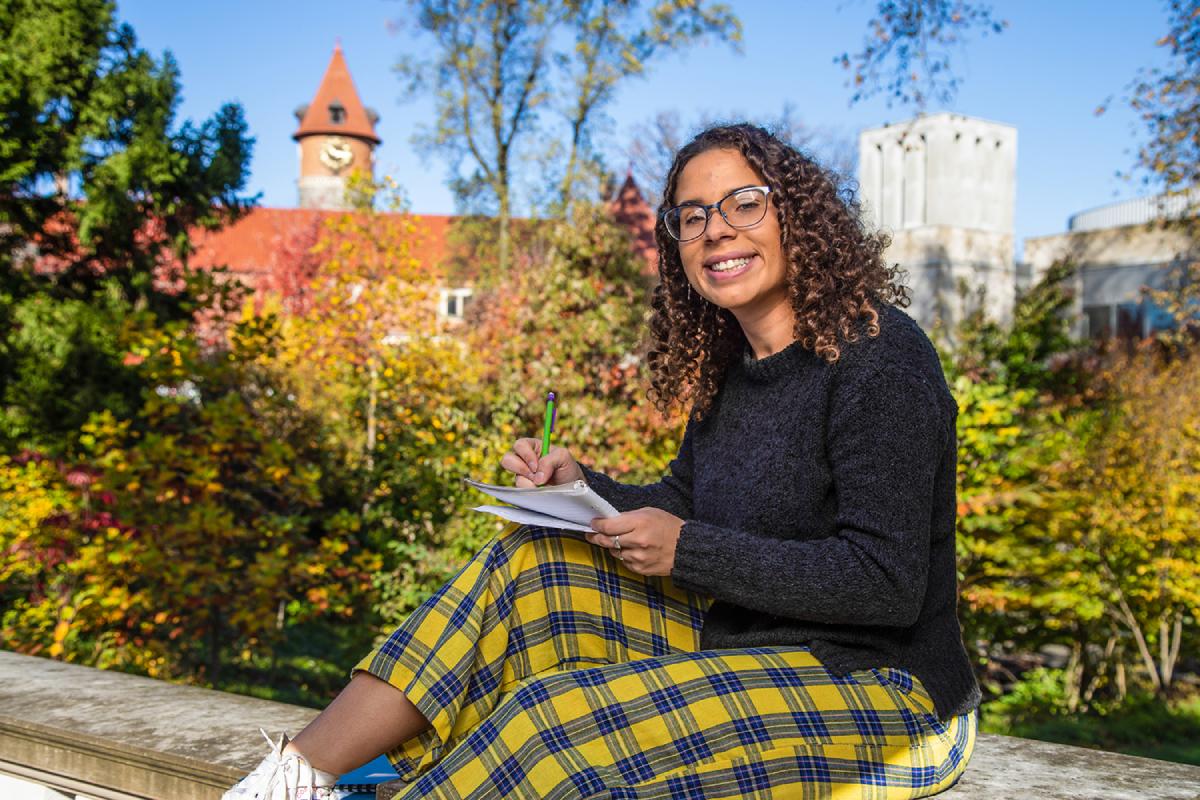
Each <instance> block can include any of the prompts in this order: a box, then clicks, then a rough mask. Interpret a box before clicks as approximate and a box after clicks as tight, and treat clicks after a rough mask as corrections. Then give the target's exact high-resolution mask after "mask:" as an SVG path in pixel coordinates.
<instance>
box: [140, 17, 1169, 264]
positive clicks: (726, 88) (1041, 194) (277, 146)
mask: <svg viewBox="0 0 1200 800" xmlns="http://www.w3.org/2000/svg"><path fill="white" fill-rule="evenodd" d="M729 4H730V5H731V6H732V8H733V10H734V12H735V13H736V14H737V15H738V16H739V18H740V19H741V20H742V23H743V25H744V38H743V53H742V54H741V55H738V54H735V53H734V52H733V51H732V50H731V49H730V48H729V47H727V46H723V45H708V46H704V47H698V48H694V49H692V50H691V51H690V52H688V53H684V54H672V55H669V56H667V57H666V58H664V59H661V60H659V61H657V62H655V63H654V64H653V65H652V67H651V69H650V72H649V75H648V76H647V77H646V78H644V79H639V80H635V81H632V82H630V83H628V84H626V85H625V86H624V87H623V88H622V89H621V90H620V93H619V94H618V97H617V100H616V102H615V103H614V104H613V106H612V107H611V108H609V109H608V110H609V113H610V116H611V117H612V119H613V124H612V126H611V128H610V129H609V130H608V131H607V133H606V136H605V138H606V140H607V141H608V142H610V143H611V144H610V147H609V153H610V155H609V163H610V166H611V167H612V168H614V169H617V170H618V171H623V169H624V167H625V163H626V161H627V159H626V157H625V156H624V155H623V151H624V148H625V147H626V146H627V145H628V143H629V139H630V132H631V130H632V128H633V127H634V126H635V125H637V124H639V123H643V122H645V121H647V120H649V119H650V118H652V117H653V116H654V114H655V113H656V112H658V111H666V110H674V111H676V112H678V113H679V114H680V116H681V117H682V118H683V120H684V121H685V122H692V121H694V120H695V119H697V118H698V117H699V116H701V115H702V114H707V115H709V116H715V117H720V118H729V117H730V116H732V115H735V114H736V115H742V116H745V117H747V118H749V119H751V120H753V119H755V118H762V117H769V116H773V115H777V114H778V113H779V112H780V110H781V109H782V108H783V106H784V104H785V103H791V104H792V105H793V106H794V108H795V111H796V112H797V114H798V116H799V117H800V119H802V120H803V121H804V122H805V123H807V124H809V125H813V126H817V127H820V128H823V129H827V130H830V131H833V132H834V133H836V134H837V135H840V136H842V137H844V138H846V139H848V140H850V141H854V140H855V139H856V136H857V133H858V131H859V130H860V129H862V128H866V127H873V126H876V125H880V124H883V123H885V122H896V121H899V120H903V119H907V118H908V117H909V116H911V115H912V111H911V110H909V109H905V108H902V107H893V108H888V107H887V106H886V104H885V103H884V101H883V100H882V99H872V100H870V101H867V102H863V103H860V104H858V105H855V106H854V107H850V106H849V104H848V102H849V97H850V91H849V89H848V88H847V87H846V85H845V73H844V72H843V70H842V69H841V68H840V67H839V66H837V65H835V64H834V63H833V59H834V57H835V56H837V55H839V54H840V53H842V52H844V51H849V52H851V53H853V52H855V51H857V50H858V49H859V48H860V46H861V44H862V41H863V37H864V35H865V32H866V21H867V19H869V17H870V16H871V14H872V13H873V10H874V7H875V5H876V3H875V0H829V2H823V1H822V0H797V1H796V2H751V1H750V0H731V2H730V3H729ZM993 7H994V10H995V13H996V15H997V16H999V17H1001V18H1003V19H1006V20H1007V21H1008V22H1009V28H1008V29H1007V30H1006V31H1005V32H1004V33H1002V34H1000V35H993V36H987V37H985V38H982V39H974V40H972V41H971V42H970V43H969V45H968V46H967V48H966V49H964V50H959V51H957V52H956V54H955V58H954V62H953V63H954V66H955V68H956V70H957V72H958V74H959V76H960V78H961V86H960V89H959V92H958V94H957V96H956V97H955V99H954V100H953V101H952V102H951V103H950V104H949V105H947V106H937V107H931V108H930V109H929V111H941V110H949V111H954V112H957V113H962V114H967V115H971V116H977V117H983V118H986V119H991V120H995V121H998V122H1003V123H1006V124H1009V125H1014V126H1015V127H1016V128H1017V135H1018V156H1017V201H1016V202H1017V207H1016V235H1017V241H1018V243H1019V242H1021V241H1022V240H1023V239H1024V238H1026V237H1029V236H1038V235H1044V234H1049V233H1055V232H1059V231H1061V230H1064V229H1065V227H1066V221H1067V217H1068V216H1070V215H1071V214H1073V213H1075V212H1077V211H1082V210H1084V209H1087V208H1091V207H1094V206H1098V205H1103V204H1105V203H1109V202H1112V201H1114V200H1116V199H1121V198H1125V197H1131V196H1135V195H1137V194H1140V193H1143V191H1142V190H1140V189H1139V187H1138V186H1137V185H1136V184H1131V183H1129V182H1127V181H1124V180H1122V179H1120V178H1118V177H1116V173H1117V172H1118V171H1123V170H1127V169H1128V168H1129V166H1130V165H1131V163H1132V161H1133V158H1134V156H1133V148H1134V147H1135V146H1136V144H1137V138H1136V137H1137V136H1138V135H1139V134H1140V131H1138V129H1137V128H1136V127H1135V125H1134V119H1133V117H1132V115H1130V114H1129V112H1128V111H1126V110H1125V108H1124V107H1123V106H1122V105H1121V104H1120V103H1119V102H1113V103H1111V104H1110V106H1109V112H1108V113H1106V114H1104V115H1103V116H1099V117H1097V116H1096V115H1095V113H1094V112H1095V109H1096V107H1097V106H1098V105H1100V104H1102V103H1103V102H1105V101H1106V100H1107V99H1108V98H1110V97H1114V98H1116V99H1117V100H1119V98H1120V97H1121V95H1122V93H1123V90H1124V88H1125V87H1126V86H1127V85H1128V83H1129V82H1130V80H1132V78H1133V77H1134V76H1135V74H1136V73H1137V71H1138V69H1139V68H1142V67H1152V66H1156V65H1161V64H1163V63H1165V54H1164V51H1163V48H1159V47H1156V46H1155V42H1156V40H1157V39H1158V38H1159V37H1160V36H1162V35H1163V33H1164V32H1165V31H1166V16H1165V11H1164V9H1163V6H1162V4H1160V3H1159V2H1157V0H1090V2H1083V1H1082V0H1053V2H1046V0H1040V2H1039V1H1037V0H1008V1H1007V2H1006V1H1005V0H995V2H994V3H993ZM407 12H408V6H407V4H406V3H404V2H400V0H343V2H341V3H329V2H317V0H287V1H286V2H285V1H284V0H204V1H203V2H196V3H177V2H162V0H118V9H117V15H118V17H119V18H120V19H121V20H122V21H125V22H129V23H130V24H132V25H133V27H134V29H135V31H136V32H137V34H138V37H139V40H140V42H141V44H142V46H144V47H146V48H147V49H149V50H150V51H151V52H153V53H155V54H161V53H162V51H164V50H170V51H171V52H172V54H173V55H174V56H175V59H176V60H177V61H178V63H179V67H180V70H181V73H182V84H183V103H182V105H181V108H180V116H181V119H185V118H191V119H196V120H199V119H204V118H207V117H208V116H209V115H210V114H212V113H213V112H214V111H215V110H216V109H217V108H218V107H219V106H220V104H221V103H223V102H227V101H231V100H232V101H238V102H240V103H241V104H242V105H243V107H244V108H245V112H246V117H247V120H248V122H249V125H250V130H251V134H252V135H253V136H254V137H255V138H256V139H257V144H256V147H255V153H254V160H253V162H252V165H251V169H252V175H251V179H250V190H251V191H252V192H261V193H262V198H261V203H262V204H263V205H266V206H278V207H290V206H294V205H295V203H296V187H295V181H296V177H297V173H298V165H297V157H296V145H295V142H293V141H292V139H291V134H292V133H293V131H294V130H295V128H296V120H295V117H294V116H293V114H292V112H293V110H294V109H295V107H296V106H298V105H300V104H303V103H307V102H308V101H309V100H310V99H311V97H312V95H313V93H314V92H315V91H316V89H317V85H318V84H319V82H320V80H321V77H322V75H323V74H324V71H325V67H326V65H327V64H328V62H329V57H330V55H331V54H332V51H333V47H334V43H335V40H336V39H339V38H340V40H341V43H342V47H343V50H344V51H345V55H346V59H347V62H348V64H349V67H350V70H351V73H352V74H353V76H354V79H355V83H356V85H357V87H358V90H359V94H360V95H361V96H362V98H363V102H364V103H366V104H367V105H369V106H373V107H374V108H375V109H377V110H378V111H379V112H380V114H381V116H382V119H381V121H380V123H379V125H378V126H377V131H378V133H379V135H380V137H381V138H382V139H383V144H382V146H381V147H380V149H379V151H378V154H377V158H378V160H377V163H378V164H379V165H380V170H381V173H382V172H385V173H387V174H390V175H392V176H394V177H395V178H397V179H398V180H399V181H400V183H401V184H402V186H403V187H404V188H405V190H406V192H407V194H408V196H409V198H410V202H411V206H412V209H413V210H414V211H417V212H423V213H453V211H454V202H453V198H452V197H451V195H450V192H449V190H448V189H447V188H446V186H445V179H446V172H447V167H446V164H445V163H443V162H441V161H438V160H437V159H436V158H433V159H430V158H426V157H422V156H421V155H420V154H419V153H417V152H416V151H415V149H414V147H413V145H412V143H411V141H410V139H411V137H412V136H413V134H414V133H415V132H416V131H417V129H418V128H419V126H420V125H421V124H422V123H424V122H427V121H429V120H430V119H431V117H432V104H431V102H430V101H429V100H428V99H424V98H419V99H416V100H414V101H409V102H404V103H400V102H399V99H398V98H399V95H400V89H401V86H400V82H399V80H398V78H397V77H396V75H395V73H394V71H393V69H392V67H393V65H394V64H395V62H396V60H397V57H398V56H400V55H401V54H402V53H409V54H415V55H420V54H421V53H422V51H423V49H425V47H426V46H427V45H426V44H425V42H424V41H423V40H421V39H419V38H415V37H414V34H413V32H412V31H411V29H406V28H405V26H404V25H403V24H400V25H397V24H395V23H396V22H397V21H398V20H401V19H402V18H403V17H404V16H405V14H406V13H407Z"/></svg>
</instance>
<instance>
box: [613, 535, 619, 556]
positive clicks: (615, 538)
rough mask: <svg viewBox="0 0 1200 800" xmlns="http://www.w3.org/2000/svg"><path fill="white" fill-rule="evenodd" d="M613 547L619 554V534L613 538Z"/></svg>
mask: <svg viewBox="0 0 1200 800" xmlns="http://www.w3.org/2000/svg"><path fill="white" fill-rule="evenodd" d="M613 547H615V548H616V549H617V552H618V553H619V552H621V536H620V534H618V535H616V536H614V537H613Z"/></svg>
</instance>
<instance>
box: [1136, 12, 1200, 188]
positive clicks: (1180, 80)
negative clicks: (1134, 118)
mask: <svg viewBox="0 0 1200 800" xmlns="http://www.w3.org/2000/svg"><path fill="white" fill-rule="evenodd" d="M1167 18H1168V26H1169V27H1168V31H1167V34H1166V35H1165V36H1163V37H1162V38H1161V39H1159V41H1158V44H1159V46H1161V47H1167V48H1169V49H1170V60H1169V64H1168V65H1167V66H1166V67H1164V68H1161V69H1153V70H1146V71H1143V72H1142V73H1141V74H1140V75H1138V77H1137V78H1136V79H1135V80H1134V82H1133V83H1132V84H1131V85H1130V86H1129V105H1130V106H1131V107H1132V108H1133V110H1134V112H1135V113H1136V114H1137V115H1138V116H1139V118H1140V119H1141V121H1142V123H1143V125H1144V126H1145V131H1146V134H1147V139H1146V141H1144V142H1143V143H1142V144H1141V146H1140V147H1139V148H1138V154H1137V155H1138V161H1137V167H1138V168H1139V169H1140V170H1141V172H1142V174H1143V176H1144V179H1145V181H1146V183H1148V184H1156V185H1157V186H1159V187H1160V188H1161V189H1163V190H1165V191H1167V192H1170V193H1182V192H1187V191H1189V190H1192V189H1195V188H1197V187H1200V2H1198V1H1197V0H1171V2H1169V3H1168V4H1167ZM1196 202H1197V201H1196V200H1195V199H1192V200H1190V204H1191V206H1192V210H1195V206H1196Z"/></svg>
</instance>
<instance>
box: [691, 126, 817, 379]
mask: <svg viewBox="0 0 1200 800" xmlns="http://www.w3.org/2000/svg"><path fill="white" fill-rule="evenodd" d="M765 184H766V180H765V179H764V178H763V176H762V175H759V174H758V172H756V171H755V170H754V168H753V167H751V166H750V164H749V162H747V161H746V159H745V158H744V157H743V156H742V154H741V153H739V152H738V151H736V150H723V149H722V150H706V151H705V152H703V153H700V154H699V155H697V156H695V157H694V158H692V160H690V161H688V162H687V164H685V165H684V167H683V170H682V171H681V172H680V173H679V180H678V182H677V184H676V187H675V196H674V197H673V198H672V202H674V203H675V204H676V205H680V204H683V203H701V204H705V205H707V204H709V203H716V202H717V201H719V200H721V199H722V198H723V197H725V196H726V195H728V194H729V193H730V192H732V191H734V190H736V189H742V188H745V187H747V186H763V185H765ZM679 258H680V261H682V262H683V269H684V272H685V273H686V274H687V278H688V281H689V282H690V283H691V284H692V288H693V289H694V290H695V291H697V292H699V293H700V295H701V296H702V297H704V298H705V299H706V300H708V301H709V302H710V303H713V304H715V305H718V306H720V307H721V308H726V309H729V311H731V312H732V313H733V315H734V316H735V317H737V320H738V322H739V323H740V324H741V326H742V330H743V331H744V332H745V333H746V337H747V339H748V340H749V341H750V343H751V345H752V346H753V348H754V350H755V353H756V354H757V355H759V356H760V357H761V356H762V355H763V354H764V352H763V351H764V349H765V351H766V352H775V351H777V350H779V349H782V347H783V346H786V344H790V343H791V340H792V330H793V326H794V319H795V316H794V313H793V311H792V307H791V304H790V302H789V300H788V293H787V261H786V259H785V258H784V256H783V244H782V241H781V232H780V229H779V218H778V216H777V213H776V210H775V204H774V203H773V202H771V200H770V196H769V195H768V207H767V213H766V215H765V216H764V217H763V218H762V221H760V222H758V223H757V224H755V225H751V226H750V227H748V228H734V227H731V226H730V225H729V223H727V222H726V221H725V219H724V218H723V217H722V216H721V215H720V214H718V213H717V212H716V211H715V210H710V215H709V219H708V226H707V228H705V230H704V233H703V234H701V235H700V236H699V237H697V238H695V239H692V240H691V241H688V242H680V243H679ZM760 345H765V348H764V347H763V346H760Z"/></svg>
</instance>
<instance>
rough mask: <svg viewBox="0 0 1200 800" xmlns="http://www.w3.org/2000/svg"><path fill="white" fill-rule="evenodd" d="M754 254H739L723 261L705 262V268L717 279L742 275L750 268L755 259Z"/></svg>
mask: <svg viewBox="0 0 1200 800" xmlns="http://www.w3.org/2000/svg"><path fill="white" fill-rule="evenodd" d="M754 258H755V257H754V256H738V257H736V258H727V259H725V260H723V261H716V262H714V263H712V264H705V265H704V269H705V270H706V271H707V272H708V273H709V274H710V275H711V276H712V277H713V279H715V280H727V279H729V278H733V277H736V276H738V275H741V274H742V273H743V272H745V271H746V270H747V269H749V267H750V264H751V262H753V261H754Z"/></svg>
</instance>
